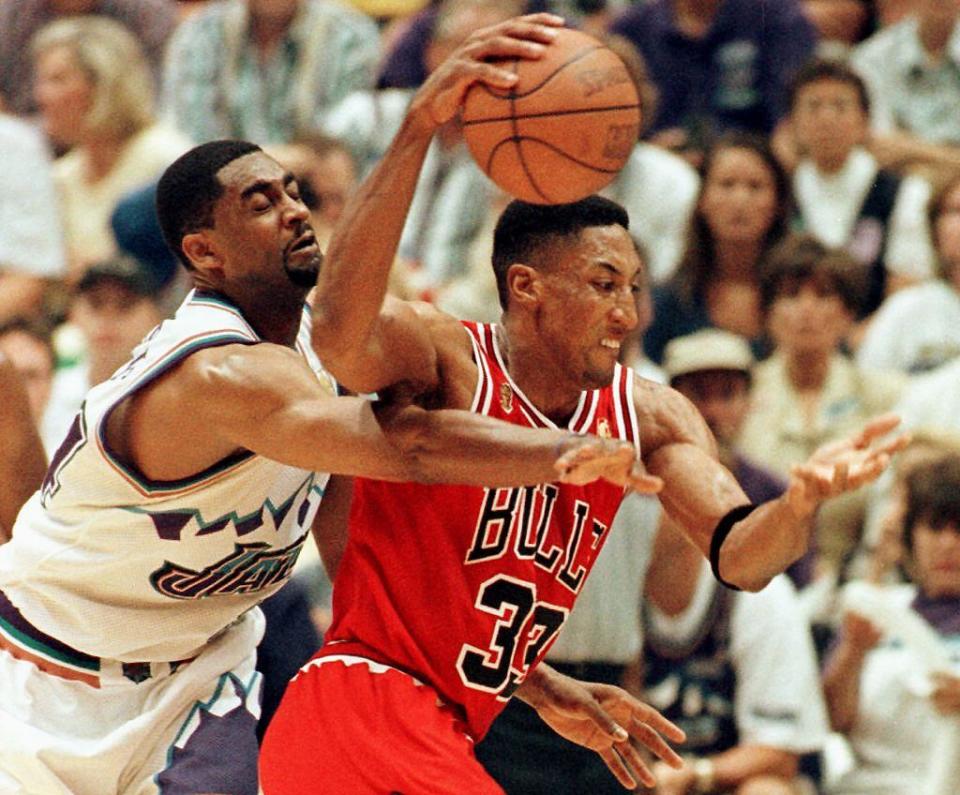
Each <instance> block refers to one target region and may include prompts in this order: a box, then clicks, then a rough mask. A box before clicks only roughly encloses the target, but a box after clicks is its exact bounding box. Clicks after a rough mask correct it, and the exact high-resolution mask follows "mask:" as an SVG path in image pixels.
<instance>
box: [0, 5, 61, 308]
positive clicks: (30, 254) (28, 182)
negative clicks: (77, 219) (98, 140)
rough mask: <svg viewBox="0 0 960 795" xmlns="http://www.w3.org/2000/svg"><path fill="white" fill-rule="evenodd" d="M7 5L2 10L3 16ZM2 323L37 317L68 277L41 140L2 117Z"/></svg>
mask: <svg viewBox="0 0 960 795" xmlns="http://www.w3.org/2000/svg"><path fill="white" fill-rule="evenodd" d="M3 8H4V7H3V6H0V13H2V9H3ZM0 160H2V161H3V191H0V322H3V321H5V320H9V319H10V318H13V317H39V315H40V313H41V306H42V302H43V294H44V289H45V287H46V284H47V282H48V281H49V280H52V279H58V278H60V277H62V276H63V275H64V272H65V270H66V260H65V257H64V248H63V232H62V230H61V226H60V214H59V212H58V207H57V199H56V194H55V191H54V186H53V179H52V176H51V164H50V154H49V152H48V150H47V148H46V145H45V144H44V142H43V139H42V136H41V135H39V134H38V133H37V131H36V130H34V129H33V128H32V127H31V126H30V125H28V124H27V123H26V122H23V121H21V120H20V119H17V118H15V117H14V116H8V115H5V114H2V113H0Z"/></svg>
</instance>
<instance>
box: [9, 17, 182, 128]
mask: <svg viewBox="0 0 960 795" xmlns="http://www.w3.org/2000/svg"><path fill="white" fill-rule="evenodd" d="M75 14H98V15H102V16H105V17H109V18H111V19H114V20H116V21H117V22H119V23H120V24H122V25H123V26H124V27H126V28H127V29H128V30H130V31H131V32H132V33H133V35H134V36H135V37H136V38H137V40H138V41H139V42H140V45H141V46H142V47H143V50H144V53H145V55H146V58H147V61H148V62H149V64H150V68H151V70H152V72H153V77H154V81H155V82H156V83H158V82H159V81H158V79H159V75H160V65H161V62H162V59H163V52H164V49H165V47H166V44H167V39H168V38H169V36H170V34H171V33H172V32H173V29H174V27H176V24H177V4H176V3H175V2H173V0H4V1H3V2H2V3H0V95H2V96H3V97H4V98H5V100H6V103H7V109H8V110H9V111H12V112H13V113H17V114H19V115H29V114H32V113H34V112H35V111H36V110H37V104H36V102H35V100H34V96H33V92H32V87H33V81H34V75H33V67H34V64H33V62H32V61H31V60H30V59H29V58H26V57H24V54H25V53H27V52H28V51H29V49H30V41H31V39H32V38H33V36H34V34H35V33H36V32H37V31H38V30H40V29H41V28H42V27H44V26H46V25H47V24H49V23H50V22H53V21H54V20H56V19H58V18H59V17H64V16H71V15H75Z"/></svg>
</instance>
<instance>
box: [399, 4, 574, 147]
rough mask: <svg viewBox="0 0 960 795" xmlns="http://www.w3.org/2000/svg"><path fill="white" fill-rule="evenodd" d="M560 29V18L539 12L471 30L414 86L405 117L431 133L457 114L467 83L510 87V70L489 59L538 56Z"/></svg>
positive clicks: (514, 75) (561, 22)
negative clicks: (414, 90)
mask: <svg viewBox="0 0 960 795" xmlns="http://www.w3.org/2000/svg"><path fill="white" fill-rule="evenodd" d="M560 27H563V17H558V16H556V15H555V14H545V13H541V14H527V15H526V16H523V17H516V18H515V19H509V20H507V21H506V22H501V23H500V24H498V25H492V26H490V27H487V28H481V29H480V30H477V31H475V32H474V33H472V34H471V35H470V37H469V38H468V39H467V40H466V41H465V42H464V43H463V44H461V45H460V46H459V47H457V49H456V50H454V52H453V53H452V54H451V55H450V57H449V58H447V59H446V60H445V61H444V62H443V63H442V64H440V66H438V67H437V68H436V69H435V70H434V71H433V73H432V74H431V75H430V77H428V78H427V80H426V82H425V83H424V84H423V85H422V86H421V87H420V89H419V90H418V91H417V93H416V95H415V96H414V98H413V102H412V103H411V105H410V111H409V113H408V114H407V116H408V119H410V120H411V121H412V122H413V123H415V124H417V125H418V126H420V127H421V128H422V129H423V130H424V131H425V132H429V133H431V134H432V133H433V131H434V130H436V129H437V128H438V127H439V126H440V125H442V124H445V123H446V122H448V121H450V119H452V118H453V117H454V116H455V115H456V114H457V112H458V111H459V109H460V105H461V104H462V103H463V98H464V96H466V93H467V89H469V88H470V86H471V85H472V84H473V83H477V82H480V83H486V84H487V85H488V86H490V87H491V88H495V89H501V90H505V89H510V88H511V87H513V85H514V84H515V83H516V82H517V76H516V74H514V73H513V72H512V71H510V69H507V68H505V67H503V66H502V65H497V64H495V63H491V61H496V60H500V59H512V58H526V59H528V60H536V59H538V58H541V57H543V53H544V51H545V47H546V45H549V44H550V42H551V41H553V39H554V38H555V37H556V28H560Z"/></svg>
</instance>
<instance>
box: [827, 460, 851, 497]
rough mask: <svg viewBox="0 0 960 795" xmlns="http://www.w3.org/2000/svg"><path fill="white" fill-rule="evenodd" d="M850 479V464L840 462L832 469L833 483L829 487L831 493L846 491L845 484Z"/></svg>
mask: <svg viewBox="0 0 960 795" xmlns="http://www.w3.org/2000/svg"><path fill="white" fill-rule="evenodd" d="M849 479H850V463H849V462H848V461H841V462H839V463H838V464H837V465H836V466H835V467H834V468H833V482H832V483H831V487H832V490H833V491H838V490H839V491H846V489H847V482H848V481H849Z"/></svg>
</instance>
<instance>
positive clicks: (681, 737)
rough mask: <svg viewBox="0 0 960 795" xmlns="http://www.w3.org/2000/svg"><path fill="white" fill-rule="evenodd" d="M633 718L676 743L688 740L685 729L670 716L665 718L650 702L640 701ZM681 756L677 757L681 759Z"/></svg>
mask: <svg viewBox="0 0 960 795" xmlns="http://www.w3.org/2000/svg"><path fill="white" fill-rule="evenodd" d="M633 720H634V722H635V723H642V724H644V725H646V726H649V727H650V728H651V729H653V730H654V731H657V732H659V733H660V734H662V735H663V736H664V737H666V738H667V739H668V740H672V741H673V742H675V743H682V742H686V740H687V735H686V732H684V730H683V729H681V728H680V727H679V726H677V724H676V723H674V722H673V721H671V720H670V719H669V718H665V717H664V716H663V715H661V714H660V713H659V712H657V710H655V709H654V708H653V707H651V706H650V705H649V704H644V703H642V702H641V703H640V706H639V707H638V708H637V709H635V710H634V715H633ZM679 758H680V757H677V759H679Z"/></svg>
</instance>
